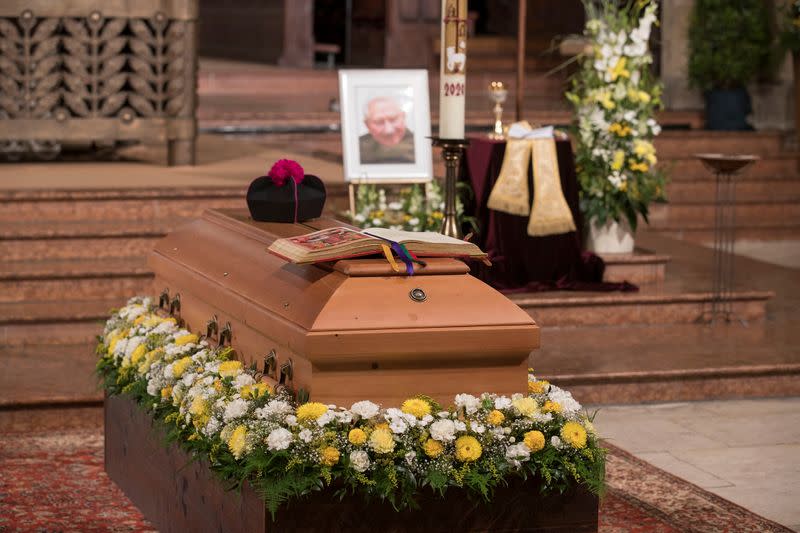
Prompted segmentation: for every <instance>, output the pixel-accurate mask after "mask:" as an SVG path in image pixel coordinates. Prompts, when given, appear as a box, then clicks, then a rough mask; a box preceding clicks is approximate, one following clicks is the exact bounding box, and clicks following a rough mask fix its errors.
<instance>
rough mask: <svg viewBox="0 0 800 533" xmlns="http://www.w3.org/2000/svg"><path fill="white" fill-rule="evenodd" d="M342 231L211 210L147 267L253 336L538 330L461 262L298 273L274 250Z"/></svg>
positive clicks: (359, 264) (337, 266) (364, 263)
mask: <svg viewBox="0 0 800 533" xmlns="http://www.w3.org/2000/svg"><path fill="white" fill-rule="evenodd" d="M341 225H344V224H343V223H341V222H338V221H334V220H331V219H324V218H323V219H317V220H313V221H308V222H305V223H300V224H280V223H269V222H256V221H253V220H252V219H250V217H249V215H248V213H247V211H246V210H244V209H225V210H209V211H206V212H205V213H204V214H203V215H202V217H201V218H199V219H197V220H195V221H193V222H191V223H189V224H187V225H185V226H182V227H180V228H178V229H177V230H175V231H174V232H172V233H170V234H169V235H167V237H165V238H164V239H162V240H161V241H159V242H158V243H157V245H156V246H155V249H154V251H153V253H152V254H151V256H150V266H151V267H152V268H153V270H154V272H155V273H156V277H157V282H160V283H164V284H166V285H167V286H168V288H169V289H170V290H171V291H173V293H174V292H175V291H181V290H183V291H190V292H192V293H195V294H198V295H201V297H202V298H203V299H204V300H206V301H207V302H210V303H212V304H213V305H215V306H217V307H220V308H224V309H225V311H226V312H227V313H230V314H231V315H232V316H236V317H237V318H238V319H239V320H241V321H242V322H244V323H246V324H249V325H252V326H253V327H256V328H264V327H269V325H268V322H269V321H270V320H271V321H275V320H278V321H280V322H281V323H282V324H283V325H284V326H288V327H290V328H291V329H293V330H295V333H296V334H297V335H299V336H301V337H302V336H308V335H315V334H321V335H323V337H324V336H326V335H325V334H330V335H331V336H335V337H337V338H338V337H339V335H340V334H343V333H346V332H351V333H352V332H370V331H373V332H374V331H378V330H380V331H387V330H396V331H403V330H407V331H409V333H410V334H415V335H418V334H420V333H421V332H424V331H434V332H436V331H438V332H439V333H440V334H441V331H442V328H458V329H463V328H469V329H472V328H479V329H481V330H486V329H489V330H491V329H495V328H497V329H503V328H504V327H509V326H510V327H512V329H515V330H518V329H520V328H522V329H524V330H527V329H529V328H530V329H531V330H538V328H537V327H536V325H535V324H534V322H533V320H532V319H531V318H530V316H529V315H528V314H527V313H526V312H524V311H523V310H522V309H520V308H519V307H518V306H516V305H515V304H514V303H513V302H511V301H510V300H508V299H507V298H506V297H505V296H503V295H502V294H500V293H499V292H497V291H495V290H494V289H492V288H490V287H489V286H487V285H485V284H484V283H482V282H481V281H479V280H477V279H475V278H474V277H472V276H470V275H468V271H469V268H468V267H467V265H465V264H464V263H463V262H462V261H459V260H456V259H450V258H432V259H430V260H429V262H428V267H427V268H420V269H418V270H417V273H416V274H415V275H414V276H411V277H409V276H406V275H397V274H396V273H395V272H393V271H392V270H391V268H390V267H389V265H388V263H387V262H386V261H385V260H383V259H347V260H340V261H338V262H335V263H318V264H315V265H296V264H292V263H289V262H287V261H285V260H284V259H281V258H279V257H277V256H275V255H273V254H271V253H269V252H268V251H267V248H268V246H269V245H270V244H271V243H272V242H273V241H274V240H275V239H278V238H282V237H290V236H296V235H302V234H305V233H309V232H312V231H317V230H320V229H325V228H327V227H332V226H341ZM156 288H157V289H161V288H162V287H156ZM414 288H421V289H423V291H425V293H426V295H427V298H426V300H425V301H424V302H418V301H414V300H413V299H412V298H411V297H410V294H409V293H410V290H411V289H414ZM259 315H261V316H259ZM265 320H266V322H265ZM526 339H527V340H526V341H525V342H524V344H529V346H518V347H517V348H516V350H517V351H519V350H524V349H528V350H530V349H533V348H535V347H536V345H537V344H538V331H536V332H535V340H534V339H533V337H532V336H527V337H526ZM288 340H289V343H290V344H291V339H288ZM321 340H322V337H319V338H317V341H321ZM417 340H418V341H419V339H417ZM294 344H295V347H296V348H299V349H305V350H306V351H307V350H308V348H307V347H303V346H298V344H305V342H303V340H301V339H299V338H296V339H295V341H294ZM415 344H416V343H415Z"/></svg>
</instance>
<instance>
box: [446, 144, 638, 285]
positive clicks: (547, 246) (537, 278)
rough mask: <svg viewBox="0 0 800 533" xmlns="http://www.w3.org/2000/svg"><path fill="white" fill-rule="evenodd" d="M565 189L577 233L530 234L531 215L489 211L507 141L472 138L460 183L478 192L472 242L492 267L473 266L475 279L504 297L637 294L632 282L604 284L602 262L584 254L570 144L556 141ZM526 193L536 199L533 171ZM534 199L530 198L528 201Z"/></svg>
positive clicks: (473, 209)
mask: <svg viewBox="0 0 800 533" xmlns="http://www.w3.org/2000/svg"><path fill="white" fill-rule="evenodd" d="M556 150H557V154H558V169H559V173H560V174H561V188H562V190H563V192H564V198H565V199H566V200H567V204H569V208H570V211H572V218H573V219H574V220H575V226H576V228H577V231H572V232H569V233H564V234H561V235H549V236H546V237H531V236H529V235H528V218H529V217H527V216H517V215H509V214H507V213H503V212H500V211H495V210H493V209H489V208H488V207H487V206H486V202H487V201H488V199H489V193H490V192H491V191H492V188H493V187H494V184H495V181H496V180H497V176H498V175H499V174H500V166H501V165H502V163H503V155H504V154H505V151H506V143H505V141H495V140H491V139H487V138H484V137H471V138H470V145H469V147H468V148H467V150H466V157H465V159H464V164H463V165H462V175H461V179H462V180H464V181H467V182H469V183H470V185H472V190H473V191H474V193H475V198H474V204H473V205H472V206H471V209H469V208H468V209H467V212H472V213H473V214H474V216H475V217H476V218H477V220H478V226H479V228H480V234H479V235H478V237H477V238H476V239H474V242H475V243H476V244H477V245H478V246H480V247H481V249H482V250H484V251H485V252H486V253H488V254H489V259H490V260H491V262H492V266H491V267H488V266H486V265H484V264H483V263H478V262H474V263H473V264H472V265H471V268H472V274H473V275H474V276H475V277H477V278H478V279H480V280H482V281H484V282H486V283H488V284H489V285H491V286H492V287H494V288H496V289H498V290H500V291H502V292H506V293H511V292H534V291H549V290H585V291H615V290H621V291H631V290H633V291H635V290H637V287H636V286H635V285H631V284H630V283H627V282H623V283H604V282H603V271H604V269H605V264H604V263H603V260H602V259H601V258H600V257H598V256H597V255H595V254H593V253H591V252H583V251H582V250H581V237H580V236H581V235H582V234H583V232H582V230H583V218H582V217H581V212H580V209H579V205H578V179H577V176H576V175H575V162H574V158H573V155H572V146H571V145H570V141H569V140H559V141H557V142H556ZM528 191H529V194H530V195H532V194H533V170H532V168H531V166H530V165H528ZM531 199H532V198H530V197H529V198H528V200H529V202H530V200H531Z"/></svg>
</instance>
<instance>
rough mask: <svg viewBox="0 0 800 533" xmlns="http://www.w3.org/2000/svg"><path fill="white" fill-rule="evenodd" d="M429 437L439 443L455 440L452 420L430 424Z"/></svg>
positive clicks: (441, 420)
mask: <svg viewBox="0 0 800 533" xmlns="http://www.w3.org/2000/svg"><path fill="white" fill-rule="evenodd" d="M430 429H431V437H433V438H434V439H436V440H438V441H440V442H450V441H453V440H455V438H456V425H455V424H454V423H453V421H452V420H448V419H446V418H442V419H440V420H437V421H436V422H434V423H433V424H431V428H430Z"/></svg>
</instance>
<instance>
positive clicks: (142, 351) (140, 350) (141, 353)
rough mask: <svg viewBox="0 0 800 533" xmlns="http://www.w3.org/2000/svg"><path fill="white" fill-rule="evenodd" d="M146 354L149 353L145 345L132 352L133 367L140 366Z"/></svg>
mask: <svg viewBox="0 0 800 533" xmlns="http://www.w3.org/2000/svg"><path fill="white" fill-rule="evenodd" d="M145 353H147V347H146V346H145V345H144V344H140V345H139V346H137V347H136V349H134V350H133V352H131V363H130V364H131V366H133V365H138V364H139V361H140V360H141V359H142V357H144V354H145Z"/></svg>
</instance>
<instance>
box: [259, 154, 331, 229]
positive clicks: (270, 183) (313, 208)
mask: <svg viewBox="0 0 800 533" xmlns="http://www.w3.org/2000/svg"><path fill="white" fill-rule="evenodd" d="M247 207H248V208H249V209H250V216H251V217H253V220H258V221H260V222H288V223H293V222H303V221H305V220H310V219H312V218H319V216H320V215H322V209H323V207H325V184H323V183H322V180H321V179H319V178H318V177H317V176H312V175H310V174H309V175H306V174H304V172H303V167H301V166H300V165H299V164H297V163H296V162H294V161H290V160H288V159H281V160H280V161H278V162H277V163H275V165H273V167H272V169H271V170H270V171H269V174H268V175H266V176H261V177H258V178H256V179H254V180H253V182H252V183H250V187H249V188H248V189H247Z"/></svg>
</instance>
